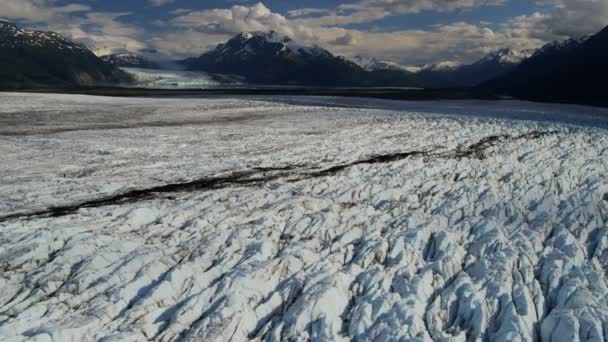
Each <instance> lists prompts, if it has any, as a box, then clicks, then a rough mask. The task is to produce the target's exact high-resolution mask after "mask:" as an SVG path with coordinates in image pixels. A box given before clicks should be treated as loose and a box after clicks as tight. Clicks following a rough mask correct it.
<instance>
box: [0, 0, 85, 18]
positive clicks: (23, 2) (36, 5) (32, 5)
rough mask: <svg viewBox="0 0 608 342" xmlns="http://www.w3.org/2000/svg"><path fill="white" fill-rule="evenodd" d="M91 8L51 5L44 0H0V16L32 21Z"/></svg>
mask: <svg viewBox="0 0 608 342" xmlns="http://www.w3.org/2000/svg"><path fill="white" fill-rule="evenodd" d="M90 9H91V8H90V7H89V6H86V5H81V4H70V5H66V6H53V3H52V2H50V1H45V0H2V1H0V17H4V18H7V19H20V20H27V21H32V22H43V21H53V20H59V19H61V18H62V14H69V13H76V12H84V11H89V10H90Z"/></svg>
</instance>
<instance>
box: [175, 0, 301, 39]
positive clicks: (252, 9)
mask: <svg viewBox="0 0 608 342" xmlns="http://www.w3.org/2000/svg"><path fill="white" fill-rule="evenodd" d="M170 24H172V25H174V26H176V27H181V28H187V29H190V30H195V31H199V32H201V33H206V34H216V35H217V34H236V33H240V32H244V31H268V30H274V31H277V32H280V33H282V34H285V35H289V36H292V37H295V38H302V39H310V38H312V37H313V30H311V29H309V28H306V27H304V26H303V25H298V24H297V23H294V22H291V21H289V20H288V19H287V18H286V17H284V16H283V15H281V14H278V13H274V12H272V11H271V10H270V9H269V8H268V7H266V6H265V5H264V4H262V3H257V4H255V5H252V6H242V5H235V6H232V8H229V9H212V10H204V11H191V12H188V13H185V14H183V15H179V16H177V17H175V18H173V19H172V20H171V21H170Z"/></svg>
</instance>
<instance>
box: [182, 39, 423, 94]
mask: <svg viewBox="0 0 608 342" xmlns="http://www.w3.org/2000/svg"><path fill="white" fill-rule="evenodd" d="M182 64H183V65H185V66H186V68H187V69H188V70H191V71H205V72H209V73H215V74H233V75H238V76H242V77H245V78H246V79H247V81H248V82H250V83H258V84H280V85H308V86H372V85H380V84H384V85H389V84H390V85H396V84H399V85H408V84H411V83H413V82H412V80H411V78H409V77H407V76H406V75H403V74H399V75H389V76H387V75H385V73H383V72H380V73H376V72H369V71H367V70H365V69H363V68H362V67H360V66H359V65H357V64H356V63H354V62H352V61H349V60H348V59H346V58H343V57H337V56H334V55H332V54H331V53H330V52H329V51H327V50H325V49H323V48H321V47H319V46H316V45H312V46H307V45H303V44H299V43H297V42H295V41H294V40H292V39H291V38H289V37H286V36H283V35H280V34H278V33H277V32H274V31H270V32H244V33H241V34H239V35H237V36H235V37H234V38H232V39H230V40H229V41H228V42H226V43H225V44H220V45H218V46H217V47H216V48H215V49H213V50H211V51H209V52H207V53H205V54H203V55H201V56H200V57H198V58H190V59H187V60H185V61H183V62H182ZM387 83H388V84H387Z"/></svg>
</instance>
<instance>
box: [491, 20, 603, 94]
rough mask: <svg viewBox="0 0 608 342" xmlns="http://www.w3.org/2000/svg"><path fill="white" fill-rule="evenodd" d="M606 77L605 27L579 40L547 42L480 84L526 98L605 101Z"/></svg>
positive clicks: (501, 92)
mask: <svg viewBox="0 0 608 342" xmlns="http://www.w3.org/2000/svg"><path fill="white" fill-rule="evenodd" d="M607 79H608V27H607V28H605V29H604V30H602V31H601V32H599V33H598V34H596V35H594V36H592V37H590V38H588V39H586V40H583V41H574V40H570V41H566V42H563V43H560V44H557V43H550V44H548V45H546V46H545V47H543V48H542V49H540V50H539V51H538V52H537V53H536V54H535V55H534V56H532V57H531V58H529V59H527V60H526V61H524V62H523V63H522V64H521V65H520V66H519V67H518V68H516V69H515V70H514V71H513V72H511V73H509V74H507V75H505V76H503V77H499V78H497V79H494V80H492V81H490V82H487V83H485V84H483V85H482V88H484V89H490V90H492V91H494V92H496V93H499V94H505V95H510V96H515V97H518V98H523V99H530V100H542V101H559V102H575V103H587V104H602V105H608V95H606V85H605V84H606V80H607Z"/></svg>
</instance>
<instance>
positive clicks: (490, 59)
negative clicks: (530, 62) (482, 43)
mask: <svg viewBox="0 0 608 342" xmlns="http://www.w3.org/2000/svg"><path fill="white" fill-rule="evenodd" d="M532 54H534V50H513V49H509V48H506V49H500V50H498V51H496V52H493V53H490V54H488V55H486V56H485V57H484V58H482V59H480V60H479V61H477V62H476V64H482V63H499V64H519V63H521V62H522V61H523V60H525V59H526V58H529V57H530V56H532Z"/></svg>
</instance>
